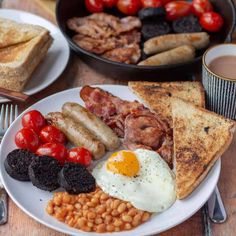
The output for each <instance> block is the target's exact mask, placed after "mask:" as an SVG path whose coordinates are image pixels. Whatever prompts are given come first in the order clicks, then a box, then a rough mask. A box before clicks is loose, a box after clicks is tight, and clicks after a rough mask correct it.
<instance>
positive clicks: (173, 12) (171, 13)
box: [165, 1, 191, 21]
mask: <svg viewBox="0 0 236 236" xmlns="http://www.w3.org/2000/svg"><path fill="white" fill-rule="evenodd" d="M165 9H166V18H167V20H170V21H173V20H176V19H178V18H180V17H183V16H188V15H190V14H191V4H190V3H189V2H185V1H175V2H169V3H168V4H166V5H165Z"/></svg>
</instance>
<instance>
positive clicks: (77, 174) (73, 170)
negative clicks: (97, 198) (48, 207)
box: [59, 162, 96, 194]
mask: <svg viewBox="0 0 236 236" xmlns="http://www.w3.org/2000/svg"><path fill="white" fill-rule="evenodd" d="M59 182H60V185H61V187H63V188H64V189H65V190H66V191H67V192H68V193H70V194H79V193H90V192H93V191H94V190H95V187H96V184H95V179H94V177H93V176H92V175H91V174H90V173H89V171H88V170H87V169H86V168H85V167H84V166H82V165H80V164H77V163H70V162H68V163H66V164H65V165H64V167H63V168H62V170H61V171H60V174H59Z"/></svg>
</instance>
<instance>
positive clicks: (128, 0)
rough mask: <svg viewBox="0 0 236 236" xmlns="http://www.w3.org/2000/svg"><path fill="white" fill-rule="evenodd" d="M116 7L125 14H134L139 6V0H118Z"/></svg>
mask: <svg viewBox="0 0 236 236" xmlns="http://www.w3.org/2000/svg"><path fill="white" fill-rule="evenodd" d="M116 6H117V8H118V9H119V11H121V12H122V13H124V14H126V15H135V14H137V12H138V11H139V9H140V8H141V2H140V0H118V2H117V5H116Z"/></svg>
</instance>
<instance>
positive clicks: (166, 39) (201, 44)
mask: <svg viewBox="0 0 236 236" xmlns="http://www.w3.org/2000/svg"><path fill="white" fill-rule="evenodd" d="M208 44H209V35H208V34H207V33H206V32H201V33H185V34H167V35H162V36H158V37H154V38H151V39H149V40H148V41H146V42H145V43H144V49H143V50H144V52H145V53H146V54H147V55H150V54H155V53H159V52H164V51H167V50H170V49H173V48H176V47H179V46H182V45H192V46H193V47H194V48H195V49H202V48H205V47H206V46H207V45H208Z"/></svg>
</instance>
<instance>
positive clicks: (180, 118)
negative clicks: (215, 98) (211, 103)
mask: <svg viewBox="0 0 236 236" xmlns="http://www.w3.org/2000/svg"><path fill="white" fill-rule="evenodd" d="M171 104H172V113H173V121H174V129H173V137H174V165H175V172H176V194H177V198H178V199H183V198H185V197H187V196H188V195H189V194H191V193H192V192H193V190H194V189H195V188H196V187H197V186H198V185H199V184H200V183H201V182H202V180H203V179H204V178H205V177H206V175H207V174H208V173H209V171H210V170H211V168H212V166H213V165H214V164H215V162H216V161H217V160H218V159H219V158H220V156H221V155H222V154H223V153H224V152H225V150H226V149H227V148H228V147H229V145H230V143H231V141H232V138H233V133H234V131H235V122H234V121H232V120H229V119H226V118H224V117H222V116H220V115H217V114H215V113H214V112H210V111H208V110H205V109H203V108H199V107H197V106H195V105H193V104H190V103H186V102H184V101H182V100H180V99H176V98H173V99H172V101H171ZM216 140H217V141H216Z"/></svg>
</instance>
